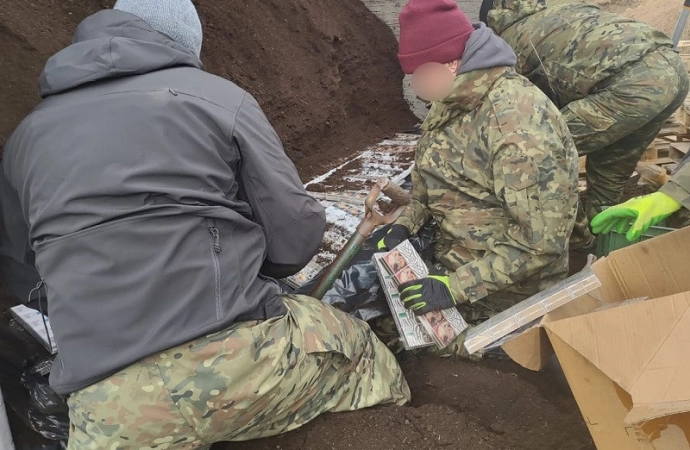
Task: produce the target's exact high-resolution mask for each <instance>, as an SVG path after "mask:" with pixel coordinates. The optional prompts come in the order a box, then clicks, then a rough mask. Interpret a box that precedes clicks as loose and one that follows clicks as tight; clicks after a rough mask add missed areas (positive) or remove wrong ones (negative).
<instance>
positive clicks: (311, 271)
mask: <svg viewBox="0 0 690 450" xmlns="http://www.w3.org/2000/svg"><path fill="white" fill-rule="evenodd" d="M322 269H323V267H321V266H320V265H319V264H317V263H315V262H314V261H310V262H309V264H307V266H306V267H305V268H304V269H302V270H300V271H299V272H297V273H296V274H295V275H292V276H290V277H287V278H284V279H283V282H284V283H285V284H287V285H288V286H290V287H291V288H293V289H299V288H301V287H302V286H303V285H305V284H306V283H308V282H309V281H311V280H312V279H313V278H314V277H316V275H318V274H319V272H321V270H322Z"/></svg>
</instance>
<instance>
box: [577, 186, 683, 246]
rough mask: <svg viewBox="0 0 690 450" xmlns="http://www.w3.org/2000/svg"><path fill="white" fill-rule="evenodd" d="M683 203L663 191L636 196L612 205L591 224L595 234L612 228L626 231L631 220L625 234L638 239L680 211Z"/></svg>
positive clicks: (620, 231)
mask: <svg viewBox="0 0 690 450" xmlns="http://www.w3.org/2000/svg"><path fill="white" fill-rule="evenodd" d="M681 206H682V205H681V204H680V203H678V202H677V201H676V200H674V199H673V198H671V197H669V196H668V195H666V194H664V193H663V192H655V193H653V194H649V195H644V196H642V197H635V198H632V199H630V200H628V201H627V202H625V203H621V204H620V205H616V206H612V207H611V208H609V209H607V210H606V211H604V212H601V213H599V214H597V216H596V217H595V218H594V219H592V222H591V224H590V225H591V226H592V232H593V233H594V234H605V233H608V232H610V231H612V230H616V231H617V232H618V233H621V234H623V233H625V230H626V229H627V228H628V225H629V224H630V221H631V220H634V221H635V222H634V223H633V225H632V227H630V229H629V230H628V232H627V233H626V234H625V237H626V238H627V239H628V241H630V242H633V241H636V240H638V239H639V238H640V236H642V233H644V232H645V231H647V230H648V229H649V227H651V226H654V225H656V224H658V223H659V222H661V221H662V220H664V219H665V218H667V217H668V216H670V215H671V214H673V213H674V212H676V211H678V210H679V209H680V208H681Z"/></svg>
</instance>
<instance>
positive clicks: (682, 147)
mask: <svg viewBox="0 0 690 450" xmlns="http://www.w3.org/2000/svg"><path fill="white" fill-rule="evenodd" d="M671 148H672V149H674V150H676V151H677V152H679V153H681V154H682V155H683V156H685V154H686V153H687V152H688V150H690V142H678V143H676V144H671Z"/></svg>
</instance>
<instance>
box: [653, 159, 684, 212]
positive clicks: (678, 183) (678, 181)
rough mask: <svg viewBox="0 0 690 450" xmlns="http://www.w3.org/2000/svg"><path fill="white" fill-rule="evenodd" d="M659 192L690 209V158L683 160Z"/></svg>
mask: <svg viewBox="0 0 690 450" xmlns="http://www.w3.org/2000/svg"><path fill="white" fill-rule="evenodd" d="M660 191H661V192H663V193H664V194H666V195H668V196H670V197H672V198H674V199H675V200H676V201H677V202H678V203H680V204H682V205H683V206H684V207H685V208H687V209H690V157H686V158H685V159H684V160H683V162H682V163H681V164H680V166H679V167H678V170H677V171H676V173H674V174H673V176H672V177H671V179H670V180H669V181H668V183H666V184H665V185H664V186H663V187H662V188H661V189H660Z"/></svg>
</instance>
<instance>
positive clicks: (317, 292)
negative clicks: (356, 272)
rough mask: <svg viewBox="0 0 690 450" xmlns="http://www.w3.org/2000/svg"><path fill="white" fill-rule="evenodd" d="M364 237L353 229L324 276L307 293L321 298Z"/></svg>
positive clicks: (353, 255) (348, 261) (352, 256)
mask: <svg viewBox="0 0 690 450" xmlns="http://www.w3.org/2000/svg"><path fill="white" fill-rule="evenodd" d="M366 239H367V238H366V237H365V236H364V235H362V234H361V233H360V232H359V230H357V231H355V233H354V234H353V235H352V237H350V240H349V241H347V244H345V247H343V249H342V250H341V251H340V252H339V253H338V256H337V257H336V258H335V260H333V262H332V263H331V265H330V266H329V267H328V269H327V270H326V273H325V274H324V276H323V277H322V278H321V279H320V280H319V282H318V283H317V284H316V286H314V288H313V289H312V291H311V292H310V293H309V295H310V296H312V297H314V298H317V299H319V300H321V299H322V298H323V296H324V295H326V292H328V291H329V290H330V289H331V288H332V287H333V284H334V283H335V280H337V279H338V278H340V275H341V274H342V273H343V270H345V268H346V267H347V265H348V264H350V261H352V258H354V257H355V255H356V254H357V251H359V249H360V248H361V247H362V244H363V243H364V241H366Z"/></svg>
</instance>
